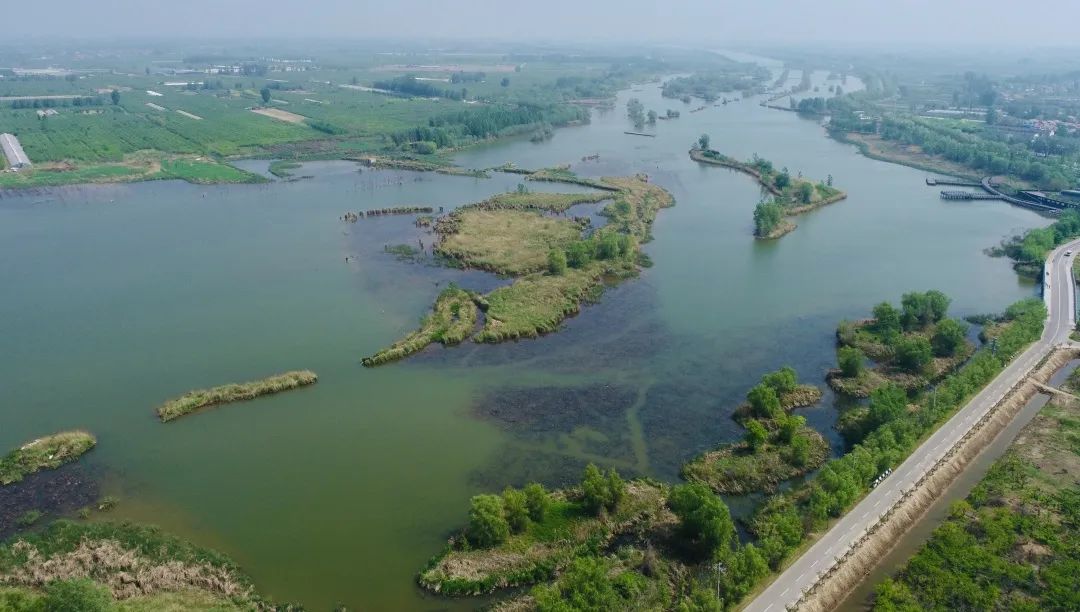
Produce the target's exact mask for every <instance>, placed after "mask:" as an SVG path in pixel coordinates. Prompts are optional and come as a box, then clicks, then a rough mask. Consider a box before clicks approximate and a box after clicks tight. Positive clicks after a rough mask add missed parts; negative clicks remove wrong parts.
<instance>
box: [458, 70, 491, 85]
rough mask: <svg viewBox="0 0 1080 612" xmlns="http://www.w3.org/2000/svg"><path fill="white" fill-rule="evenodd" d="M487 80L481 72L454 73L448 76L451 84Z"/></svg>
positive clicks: (485, 75)
mask: <svg viewBox="0 0 1080 612" xmlns="http://www.w3.org/2000/svg"><path fill="white" fill-rule="evenodd" d="M485 78H487V74H485V73H483V72H455V73H454V74H452V75H450V82H451V83H479V82H480V81H483V80H484V79H485Z"/></svg>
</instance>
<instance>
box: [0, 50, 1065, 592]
mask: <svg viewBox="0 0 1080 612" xmlns="http://www.w3.org/2000/svg"><path fill="white" fill-rule="evenodd" d="M796 76H797V75H795V72H794V71H793V76H792V77H791V78H792V79H796V82H797V78H796ZM824 76H825V74H824V73H820V74H818V73H815V75H814V78H815V82H817V81H818V80H821V79H824ZM849 81H851V79H849ZM853 87H854V84H849V86H845V90H848V91H850V90H852V89H853ZM825 89H826V88H825V87H823V88H822V90H823V91H824V90H825ZM630 97H637V98H639V99H641V101H642V102H643V103H644V105H645V107H646V109H655V110H657V111H658V112H659V113H660V114H663V111H664V110H666V109H668V108H673V109H678V110H680V111H681V113H682V116H681V118H679V119H675V120H670V121H660V122H659V123H658V124H657V125H656V126H655V127H654V128H648V130H649V131H652V132H654V133H655V138H647V137H640V136H630V135H626V134H624V133H623V132H624V131H626V130H631V129H633V128H632V126H631V125H630V124H629V122H628V121H627V119H626V118H625V104H626V101H627V100H628V99H629V98H630ZM784 102H785V101H784V100H781V101H780V103H784ZM699 105H700V102H697V101H695V102H694V103H693V104H691V105H689V106H687V105H684V104H682V103H681V102H679V101H677V100H666V99H663V98H661V97H660V94H659V85H658V84H656V83H653V84H643V85H637V86H635V87H633V88H631V89H629V90H626V91H623V92H620V94H619V96H618V100H617V102H616V108H615V110H611V111H606V112H603V111H596V112H595V113H594V118H593V121H592V122H591V123H590V124H588V125H584V126H580V127H572V128H565V129H559V130H556V132H555V135H554V137H553V138H551V139H550V140H548V141H546V142H543V143H539V144H537V143H532V142H530V141H529V140H528V139H525V138H522V139H519V140H506V141H501V142H498V143H496V144H492V145H486V146H482V147H477V148H473V149H470V150H468V151H466V152H463V153H461V154H460V155H459V156H458V163H460V164H461V165H463V166H469V167H488V166H494V165H499V164H502V163H504V162H507V161H512V162H514V163H515V164H517V165H518V166H520V167H526V168H534V167H542V166H550V165H555V164H562V163H572V165H573V169H574V170H576V171H577V172H579V173H581V174H583V175H587V176H599V175H611V174H626V173H632V172H645V173H647V174H648V175H649V176H650V178H651V179H652V180H654V181H656V182H658V183H659V184H661V185H663V186H664V187H666V188H667V189H669V190H670V191H671V192H672V193H673V194H674V196H675V199H676V201H677V204H676V206H675V207H674V208H670V209H666V210H663V211H661V212H660V214H659V217H658V219H657V221H656V224H655V227H654V237H655V240H654V241H652V242H651V243H649V244H648V245H646V247H645V248H646V251H647V252H648V254H649V255H650V256H651V258H652V260H653V261H654V262H655V265H654V266H653V267H652V268H649V269H647V270H645V271H644V272H643V274H642V275H641V277H640V278H638V279H635V280H632V281H629V282H627V283H624V284H622V285H620V286H618V287H616V288H613V289H610V290H608V291H607V292H606V293H605V295H604V296H603V298H602V299H601V301H600V302H599V303H598V304H596V305H592V306H589V307H586V308H585V309H584V310H583V311H582V313H581V314H580V315H579V316H577V317H574V318H572V319H570V320H569V321H567V322H566V324H565V325H564V326H563V329H562V330H561V331H559V332H558V333H556V334H553V335H550V336H547V337H544V338H541V339H539V340H531V341H522V342H518V343H507V344H502V345H497V346H487V345H484V346H475V345H471V344H467V345H464V346H461V347H458V348H452V349H442V348H435V349H433V350H429V351H428V352H426V353H424V354H422V355H419V356H417V357H416V358H414V359H411V360H408V361H406V362H402V363H397V364H391V365H388V366H384V367H380V368H377V369H370V370H369V369H364V368H362V367H361V366H360V363H359V361H360V358H361V357H363V356H365V355H370V354H372V353H374V352H375V351H376V350H378V349H379V348H381V347H382V346H384V345H386V344H388V343H390V342H392V341H394V340H395V339H397V338H398V337H400V336H401V335H402V334H403V333H404V332H406V331H407V330H410V329H411V328H413V327H414V326H415V325H416V322H417V321H418V320H419V318H420V317H421V316H423V314H424V313H425V312H426V311H427V309H428V308H429V306H430V304H431V301H432V299H433V298H434V296H435V295H436V294H437V293H438V291H439V289H440V287H441V286H444V285H445V283H447V282H450V281H455V282H458V283H459V284H461V285H463V286H466V287H470V288H478V289H483V288H490V287H493V286H495V285H496V284H498V283H501V282H505V281H501V280H499V279H497V278H495V277H492V276H491V275H487V274H483V273H477V272H462V271H455V270H449V269H445V268H439V267H435V266H432V265H428V264H425V263H413V262H408V261H399V260H397V259H396V258H395V257H394V256H393V255H390V254H387V253H384V252H383V247H384V246H385V245H389V244H397V243H408V244H416V241H417V240H423V241H425V242H427V241H429V237H428V236H427V235H426V234H423V233H422V232H420V231H419V230H417V229H416V228H414V227H413V225H412V218H411V217H387V218H379V219H363V220H361V221H359V222H357V223H355V224H347V223H343V222H342V221H340V220H339V217H340V216H341V215H342V213H344V212H345V211H347V210H364V209H371V208H380V207H385V206H395V205H408V204H424V205H433V206H444V207H447V208H449V207H453V206H456V205H460V204H464V203H468V202H471V201H476V200H479V199H483V198H484V197H486V196H488V195H491V194H494V193H498V192H500V191H504V190H510V189H514V188H515V187H516V186H517V184H518V183H519V182H520V177H519V176H515V175H507V174H496V175H495V176H494V177H493V178H491V179H487V180H484V179H475V178H465V177H454V176H444V175H438V174H419V173H411V172H392V171H369V170H366V169H365V170H363V171H362V172H358V168H357V166H356V165H354V164H351V163H347V162H319V163H309V164H305V166H304V168H303V169H302V170H301V171H299V172H298V173H299V174H303V175H311V176H312V177H313V178H310V179H305V180H300V181H296V182H275V183H270V184H265V185H238V186H195V185H188V184H185V183H180V182H153V183H143V184H133V185H112V186H84V187H72V188H64V189H56V190H51V191H48V192H45V193H33V194H24V195H12V194H10V193H8V194H5V195H4V197H3V198H0V286H3V287H4V289H5V291H4V293H3V297H2V299H0V337H2V338H3V351H0V423H2V427H0V448H4V449H6V448H11V447H13V446H15V445H18V444H20V443H22V442H24V441H26V440H28V439H31V438H33V437H35V436H38V435H41V434H46V433H50V432H53V431H56V430H60V429H68V428H74V427H81V428H86V429H88V430H90V431H92V432H94V433H95V434H97V436H98V438H99V446H98V448H97V449H96V450H95V451H93V452H92V453H90V454H89V455H88V456H87V457H86V458H85V460H84V461H85V463H86V464H87V465H89V466H91V467H92V468H94V469H96V470H98V471H99V472H100V473H101V474H103V478H104V483H103V487H104V490H105V492H106V493H110V494H113V495H116V496H117V497H119V498H120V503H119V505H118V506H117V508H116V509H115V510H114V511H113V513H112V516H113V517H114V518H130V519H134V520H139V521H146V522H151V523H155V524H158V525H161V526H162V527H164V528H166V529H167V530H169V531H172V532H175V533H177V534H179V535H181V536H184V537H187V538H190V539H191V540H193V541H195V542H198V543H200V544H204V545H208V546H212V547H215V548H217V549H220V550H222V551H223V552H225V553H227V554H229V555H231V556H232V557H233V558H235V559H236V560H237V561H238V562H239V563H240V564H241V565H242V566H243V567H244V568H245V569H246V570H247V571H248V572H249V573H250V574H251V575H252V576H253V577H254V578H255V581H256V583H257V585H258V586H259V588H260V589H261V590H262V591H263V592H264V593H266V594H267V595H268V596H270V597H273V598H276V599H280V600H286V601H296V602H300V603H302V604H304V605H305V606H307V607H309V608H310V609H316V610H319V609H328V608H329V607H330V606H332V605H334V604H335V603H339V602H341V603H345V604H347V605H349V606H350V607H352V608H359V609H390V608H394V609H443V608H446V607H447V606H448V605H450V606H453V605H454V604H453V602H450V603H448V602H446V601H444V600H441V599H438V598H434V597H430V596H425V595H423V594H422V593H420V591H419V590H418V589H417V588H416V587H415V585H414V581H413V577H414V575H415V572H416V571H417V570H418V569H419V568H420V567H421V566H422V565H423V564H424V562H425V561H426V560H427V559H428V557H430V555H432V554H434V553H435V552H437V551H438V550H439V548H440V547H441V545H442V542H444V540H445V538H446V537H447V535H448V534H449V533H450V530H451V529H453V528H454V527H456V526H458V525H460V524H461V523H462V522H463V521H464V519H465V514H466V510H467V502H468V498H469V496H470V495H472V494H475V493H476V492H479V491H486V490H498V489H501V488H502V487H503V486H505V485H506V484H508V483H513V484H521V483H523V482H525V481H526V480H527V479H531V478H536V479H540V480H543V481H544V482H547V483H549V484H553V485H554V484H558V483H561V482H567V481H569V480H571V479H576V478H577V476H578V474H579V473H580V469H581V467H582V465H583V464H584V463H585V462H587V461H596V462H600V463H605V464H608V465H613V466H615V467H617V468H618V469H619V470H620V471H621V472H623V473H625V474H630V475H635V474H647V475H652V476H655V477H658V478H663V479H667V480H675V479H677V474H678V468H679V465H680V464H681V463H682V462H683V461H685V460H686V459H688V458H690V457H692V456H693V455H695V454H696V453H698V452H700V451H702V450H704V449H707V448H709V447H711V446H713V445H716V444H718V443H721V442H725V441H730V440H733V439H735V438H738V437H740V436H741V435H742V433H743V432H742V430H741V428H739V427H738V425H737V424H735V423H734V422H733V421H732V420H731V419H730V418H729V415H730V413H731V411H732V410H733V409H734V407H735V406H736V405H737V403H738V402H739V401H740V398H741V397H742V396H743V394H745V392H746V391H747V389H748V388H749V387H750V386H752V385H753V384H754V383H755V382H756V380H757V379H758V378H759V377H760V376H761V375H762V374H763V373H765V372H767V371H769V370H771V369H775V368H777V367H779V366H781V365H784V364H791V365H792V366H794V367H795V368H796V369H797V370H798V372H799V374H800V376H801V377H802V378H803V380H805V381H807V382H814V383H818V384H821V385H822V386H824V385H823V381H822V376H823V374H824V372H825V370H826V369H827V368H829V367H831V366H833V365H834V362H835V355H834V341H833V331H834V329H835V326H836V323H837V322H838V321H839V320H840V319H843V318H855V317H861V316H865V315H866V314H867V313H868V312H869V309H870V307H871V306H872V305H873V304H875V303H877V302H879V301H882V300H893V301H898V300H899V297H900V294H901V293H903V292H905V291H909V290H914V289H918V290H925V289H930V288H938V289H941V290H943V291H945V292H947V293H948V294H949V295H950V296H952V298H953V309H952V310H953V312H954V313H955V314H958V315H963V314H970V313H976V312H990V311H1000V310H1001V309H1003V308H1004V307H1005V306H1006V305H1008V304H1009V303H1011V302H1013V301H1015V300H1017V299H1020V298H1022V297H1026V296H1029V295H1031V294H1032V293H1033V291H1034V288H1033V287H1032V286H1031V285H1030V284H1027V283H1025V282H1023V281H1021V280H1019V279H1018V277H1017V276H1016V275H1015V274H1014V273H1013V271H1012V270H1011V269H1010V266H1009V264H1008V262H1007V261H1006V260H1003V259H993V258H990V257H987V256H986V255H985V254H984V253H983V249H985V248H987V247H989V246H992V245H994V244H996V243H997V242H999V241H1000V240H1001V239H1002V238H1003V237H1005V236H1007V235H1011V234H1012V233H1015V232H1017V231H1021V230H1023V229H1026V228H1030V227H1034V226H1039V225H1045V224H1046V223H1047V222H1048V221H1047V220H1046V219H1044V218H1041V217H1039V216H1037V215H1035V214H1034V213H1032V212H1029V211H1026V210H1021V209H1018V208H1014V207H1011V206H1008V205H1006V204H1004V203H1001V202H993V201H974V202H947V201H942V200H940V199H939V198H938V194H937V191H936V190H934V189H932V188H928V187H926V186H925V185H924V182H923V179H924V177H925V173H924V172H922V171H918V170H913V169H910V168H905V167H901V166H896V165H891V164H886V163H882V162H877V161H873V160H870V159H867V158H864V157H862V156H860V155H859V154H858V153H857V151H856V150H855V149H854V147H851V146H849V145H844V144H841V143H838V142H835V141H833V140H830V139H829V138H827V137H826V135H825V132H824V130H823V128H822V127H821V126H820V124H819V122H818V121H817V120H813V119H806V118H802V117H799V116H798V115H796V114H795V113H790V112H783V111H776V110H769V109H765V108H762V107H760V106H758V104H757V103H756V101H753V100H751V101H739V102H735V103H731V104H728V105H720V106H708V107H706V108H705V109H704V110H701V111H700V112H690V111H691V110H692V109H694V108H696V107H698V106H699ZM702 133H708V134H709V135H710V136H711V138H712V146H713V148H716V149H718V150H720V151H721V152H723V153H725V154H728V155H731V156H734V157H737V158H748V157H750V156H751V155H752V154H755V153H756V154H758V155H761V156H762V157H765V158H767V159H770V160H772V161H773V162H774V163H775V164H776V165H777V166H778V167H788V168H789V169H790V170H791V171H792V172H793V173H798V172H802V173H803V174H805V175H806V176H808V177H812V178H824V177H825V176H827V175H829V174H831V175H832V176H833V178H834V182H835V185H836V186H838V187H840V188H841V189H845V190H846V191H847V192H848V194H849V197H848V199H847V200H845V201H843V202H840V203H838V204H835V205H832V206H829V207H826V208H825V209H822V210H819V211H815V212H813V213H811V214H808V215H804V216H802V217H800V218H798V219H797V222H798V224H799V227H798V229H797V230H796V231H795V232H793V233H792V234H789V235H788V236H785V237H784V238H783V239H781V240H779V241H776V242H769V243H762V242H757V241H755V240H754V239H753V238H752V236H751V228H752V211H753V207H754V204H755V203H756V202H757V201H758V200H759V199H760V197H761V194H760V190H759V188H758V186H757V185H756V184H755V183H754V182H753V181H752V180H751V179H750V178H749V177H747V176H745V175H742V174H738V173H734V172H731V171H728V170H726V169H723V168H718V167H704V166H700V165H698V164H696V163H694V162H692V161H691V160H690V159H689V158H688V156H687V150H688V149H689V147H690V145H691V143H692V142H694V141H695V140H696V139H697V137H698V136H699V135H700V134H702ZM593 154H599V158H598V159H597V160H595V161H581V159H582V157H584V156H587V155H593ZM252 166H253V167H256V166H258V164H253V165H252ZM529 186H530V188H533V189H545V190H566V189H567V188H566V187H565V186H559V185H554V184H530V185H529ZM346 257H348V258H349V261H348V262H346ZM297 368H309V369H312V370H314V371H316V372H317V373H318V374H319V376H320V380H319V383H318V384H317V385H315V386H314V387H311V388H308V389H304V390H300V391H295V392H290V393H285V394H281V395H278V396H274V397H269V398H264V399H260V400H258V401H256V402H253V403H250V404H236V405H232V406H228V407H224V408H220V409H213V410H209V411H206V412H205V413H202V414H198V415H195V416H191V417H188V418H184V419H181V420H179V421H176V422H174V423H170V424H167V425H163V424H160V423H158V422H157V420H156V419H155V417H154V408H155V406H156V405H157V404H159V403H160V402H161V401H163V400H165V399H166V398H169V397H172V396H175V395H177V394H180V393H182V392H184V391H186V390H188V389H191V388H198V387H205V386H210V385H215V384H222V383H226V382H235V381H241V380H247V379H251V378H259V377H262V376H266V375H269V374H272V373H275V372H278V371H284V370H289V369H297ZM833 402H834V398H833V397H832V395H831V394H830V393H826V396H825V399H824V400H823V401H822V402H821V404H820V405H819V406H817V407H814V408H810V409H807V410H805V411H803V413H804V414H805V415H806V416H807V417H808V419H809V421H810V423H811V424H812V425H814V426H816V427H818V428H820V429H821V430H822V431H823V432H825V433H826V434H827V435H828V437H829V439H830V440H831V441H832V442H833V444H834V447H835V448H837V449H839V448H840V440H839V438H838V436H836V434H835V432H834V431H833V430H832V429H831V425H832V424H833V422H834V421H835V417H836V410H835V408H834V406H833ZM731 502H732V504H733V506H734V507H735V508H736V511H739V510H740V508H742V509H743V510H745V506H746V505H747V502H746V501H745V500H731ZM460 605H461V606H462V607H466V606H468V605H470V604H466V603H464V602H462V603H461V604H460Z"/></svg>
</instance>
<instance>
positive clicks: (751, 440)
mask: <svg viewBox="0 0 1080 612" xmlns="http://www.w3.org/2000/svg"><path fill="white" fill-rule="evenodd" d="M768 441H769V432H768V431H767V430H766V429H765V426H764V425H762V424H761V422H760V421H758V420H757V419H750V420H749V421H747V422H746V443H747V444H748V445H749V446H750V448H752V449H754V452H757V451H758V450H760V449H761V447H763V446H765V443H766V442H768Z"/></svg>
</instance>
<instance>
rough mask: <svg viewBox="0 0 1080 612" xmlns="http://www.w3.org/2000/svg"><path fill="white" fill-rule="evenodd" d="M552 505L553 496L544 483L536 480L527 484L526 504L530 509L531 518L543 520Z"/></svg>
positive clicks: (537, 520) (538, 521) (538, 520)
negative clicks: (549, 493)
mask: <svg viewBox="0 0 1080 612" xmlns="http://www.w3.org/2000/svg"><path fill="white" fill-rule="evenodd" d="M550 505H551V498H550V497H548V494H547V491H545V490H544V486H543V485H541V484H539V483H535V482H532V483H529V484H528V485H525V506H526V508H528V510H529V518H531V519H532V520H534V521H536V522H537V523H541V522H543V521H544V516H546V515H547V510H548V507H549V506H550Z"/></svg>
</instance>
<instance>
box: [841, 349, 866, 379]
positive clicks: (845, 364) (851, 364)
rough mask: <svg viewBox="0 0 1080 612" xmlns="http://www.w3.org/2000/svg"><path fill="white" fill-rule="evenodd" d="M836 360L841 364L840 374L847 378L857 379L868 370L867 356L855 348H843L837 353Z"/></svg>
mask: <svg viewBox="0 0 1080 612" xmlns="http://www.w3.org/2000/svg"><path fill="white" fill-rule="evenodd" d="M836 355H837V357H836V359H837V362H839V364H840V373H841V374H843V375H844V376H845V377H847V378H855V377H857V376H859V375H861V374H862V373H863V370H865V369H866V361H865V359H866V356H865V355H863V352H862V351H860V350H859V349H857V348H855V347H853V346H841V347H840V349H839V350H837V351H836Z"/></svg>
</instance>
